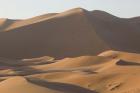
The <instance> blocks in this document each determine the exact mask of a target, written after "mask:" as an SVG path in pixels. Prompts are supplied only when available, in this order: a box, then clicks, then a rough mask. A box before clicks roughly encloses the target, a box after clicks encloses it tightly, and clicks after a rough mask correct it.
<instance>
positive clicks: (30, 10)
mask: <svg viewBox="0 0 140 93" xmlns="http://www.w3.org/2000/svg"><path fill="white" fill-rule="evenodd" d="M75 7H82V8H85V9H88V10H104V11H106V12H109V13H111V14H114V15H116V16H119V17H134V16H140V0H0V18H12V19H19V18H30V17H32V16H37V15H41V14H45V13H50V12H62V11H65V10H68V9H71V8H75Z"/></svg>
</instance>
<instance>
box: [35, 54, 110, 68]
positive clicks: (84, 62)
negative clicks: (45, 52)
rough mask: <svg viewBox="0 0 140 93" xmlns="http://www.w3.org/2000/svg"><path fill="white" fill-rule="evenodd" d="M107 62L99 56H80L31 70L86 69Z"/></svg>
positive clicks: (107, 59)
mask: <svg viewBox="0 0 140 93" xmlns="http://www.w3.org/2000/svg"><path fill="white" fill-rule="evenodd" d="M109 60H110V59H109V58H106V57H100V56H80V57H75V58H64V59H62V60H59V61H57V62H55V63H52V64H48V65H40V66H35V67H33V68H37V69H48V68H76V67H87V66H93V65H98V64H103V63H105V62H107V61H109Z"/></svg>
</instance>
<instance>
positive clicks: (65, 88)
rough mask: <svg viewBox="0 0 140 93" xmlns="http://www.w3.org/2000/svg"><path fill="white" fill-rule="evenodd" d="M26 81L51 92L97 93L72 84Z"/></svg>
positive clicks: (35, 80) (37, 80)
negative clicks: (51, 90)
mask: <svg viewBox="0 0 140 93" xmlns="http://www.w3.org/2000/svg"><path fill="white" fill-rule="evenodd" d="M28 81H29V82H31V83H34V84H37V85H40V86H43V87H47V88H50V89H53V90H57V91H61V92H63V93H97V92H95V91H93V90H89V89H86V88H83V87H80V86H76V85H73V84H66V83H59V82H48V81H45V80H40V79H35V78H34V79H33V78H32V79H31V78H28Z"/></svg>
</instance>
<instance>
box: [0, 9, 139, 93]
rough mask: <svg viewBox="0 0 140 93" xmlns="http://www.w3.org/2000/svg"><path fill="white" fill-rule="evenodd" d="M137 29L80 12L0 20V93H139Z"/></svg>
mask: <svg viewBox="0 0 140 93" xmlns="http://www.w3.org/2000/svg"><path fill="white" fill-rule="evenodd" d="M139 24H140V18H139V17H134V18H119V17H116V16H113V15H111V14H109V13H107V12H104V11H99V10H95V11H87V10H85V9H81V8H75V9H71V10H68V11H64V12H62V13H50V14H45V15H40V16H37V17H33V18H29V19H25V20H11V19H0V92H2V93H139V92H140V87H139V86H140V82H139V78H140V74H139V72H140V43H139V40H140V27H139Z"/></svg>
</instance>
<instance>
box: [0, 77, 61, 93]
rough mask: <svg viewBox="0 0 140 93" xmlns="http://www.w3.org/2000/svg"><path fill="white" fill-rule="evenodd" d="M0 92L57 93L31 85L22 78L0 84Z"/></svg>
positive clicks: (13, 78)
mask: <svg viewBox="0 0 140 93" xmlns="http://www.w3.org/2000/svg"><path fill="white" fill-rule="evenodd" d="M9 89H10V90H9ZM0 91H1V92H2V93H59V92H55V91H53V90H52V91H51V90H50V89H47V88H45V87H42V86H39V85H36V84H32V83H30V82H29V81H27V80H26V79H25V78H24V77H19V76H16V77H12V78H9V79H7V80H4V81H2V82H0Z"/></svg>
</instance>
